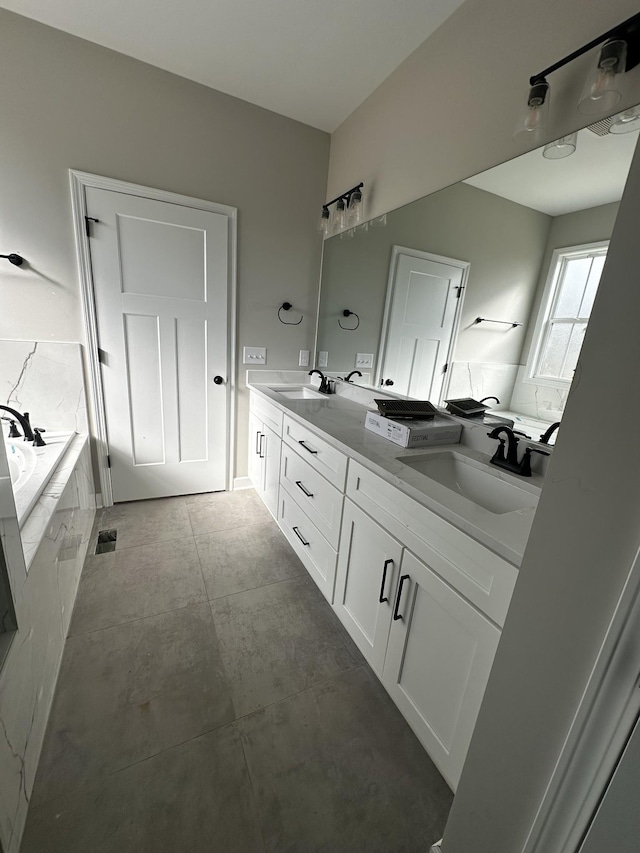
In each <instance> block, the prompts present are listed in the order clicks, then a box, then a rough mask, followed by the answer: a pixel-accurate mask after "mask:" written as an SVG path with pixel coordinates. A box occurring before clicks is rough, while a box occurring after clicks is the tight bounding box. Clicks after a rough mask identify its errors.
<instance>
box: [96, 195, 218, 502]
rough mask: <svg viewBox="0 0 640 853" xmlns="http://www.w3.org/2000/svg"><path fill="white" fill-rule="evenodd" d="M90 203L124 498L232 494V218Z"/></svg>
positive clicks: (114, 474)
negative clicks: (229, 382)
mask: <svg viewBox="0 0 640 853" xmlns="http://www.w3.org/2000/svg"><path fill="white" fill-rule="evenodd" d="M86 202H87V213H88V215H89V216H90V217H94V218H95V219H96V220H98V221H97V223H95V224H93V225H92V227H91V240H90V251H91V264H92V270H93V281H94V292H95V303H96V313H97V320H98V337H99V345H100V350H101V362H102V382H103V393H104V403H105V411H106V422H107V433H108V442H109V456H110V461H111V480H112V487H113V499H114V501H116V502H117V501H128V500H139V499H141V498H155V497H166V496H169V495H182V494H189V493H194V492H208V491H216V490H221V489H224V488H225V487H226V471H227V456H228V436H227V406H228V396H227V387H226V383H227V379H228V351H227V334H228V310H227V299H228V264H229V261H228V258H229V246H228V242H229V238H228V231H229V225H228V218H227V217H226V216H225V215H223V214H219V213H213V212H210V211H203V210H197V209H195V208H191V207H185V206H181V205H177V204H171V203H168V202H162V201H155V200H151V199H146V198H140V197H138V196H133V195H127V194H125V193H118V192H113V191H110V190H102V189H95V188H91V187H87V189H86ZM214 378H215V379H216V382H219V384H216V382H214Z"/></svg>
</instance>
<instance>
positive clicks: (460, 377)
mask: <svg viewBox="0 0 640 853" xmlns="http://www.w3.org/2000/svg"><path fill="white" fill-rule="evenodd" d="M614 121H615V117H614V118H612V119H605V120H602V121H600V122H598V123H597V124H595V125H592V126H591V127H588V128H584V129H583V130H581V131H579V132H578V134H577V137H576V139H575V142H574V144H575V150H572V153H571V154H570V156H563V157H557V155H558V154H566V149H556V150H551V151H546V154H547V155H549V154H551V157H549V156H543V150H542V149H539V150H537V151H532V152H529V153H528V154H525V155H523V156H521V157H518V158H516V159H514V160H511V161H509V162H507V163H504V164H502V165H500V166H497V167H496V168H494V169H491V170H489V171H487V172H484V173H482V174H480V175H476V176H475V177H472V178H469V179H468V180H466V181H463V182H461V183H459V184H455V185H453V186H450V187H448V188H446V189H444V190H441V191H439V192H436V193H434V194H432V195H430V196H427V197H425V198H422V199H419V200H418V201H415V202H412V203H411V204H408V205H405V206H404V207H401V208H399V209H397V210H394V211H392V212H391V213H389V214H387V215H386V216H385V217H380V218H379V219H378V220H372V221H371V222H369V223H366V224H365V225H364V226H359V227H358V228H356V229H354V230H351V231H349V232H344V233H343V234H340V235H336V236H334V237H331V238H330V239H328V240H326V241H325V245H324V255H323V268H322V282H321V291H320V305H319V312H318V330H317V339H316V366H317V367H320V369H322V370H326V371H328V372H329V373H333V374H339V375H344V374H346V373H349V372H350V371H352V370H354V369H359V370H360V371H361V372H362V374H363V377H362V379H356V381H358V382H360V383H361V384H371V385H374V386H376V387H379V386H381V385H385V386H386V387H387V388H388V390H391V391H396V392H398V393H400V394H406V395H408V396H410V397H417V398H420V399H429V400H431V402H433V403H442V402H443V401H444V400H445V399H450V398H456V397H473V398H475V399H477V400H479V399H481V398H483V397H487V396H495V397H497V398H498V399H499V401H500V403H499V405H498V404H496V403H493V404H492V405H493V406H494V407H495V409H496V410H500V411H503V412H504V411H508V412H510V413H512V415H513V414H515V415H516V416H517V420H519V421H520V424H521V426H522V428H523V431H525V432H527V430H528V432H529V434H531V438H532V439H534V440H536V439H537V438H538V437H539V436H540V434H541V433H542V432H543V431H544V430H545V429H546V427H547V426H548V425H549V424H550V423H553V422H555V421H559V420H561V418H562V412H563V409H564V405H565V402H566V399H567V394H568V391H569V387H570V383H571V379H572V376H573V370H574V368H575V364H576V360H577V357H578V354H579V351H580V346H581V344H582V340H583V338H584V333H585V330H586V327H587V323H588V319H589V313H590V310H591V306H592V304H593V301H594V296H595V294H596V291H597V287H598V282H599V278H600V273H601V271H602V268H603V265H604V263H605V260H606V252H607V246H608V241H609V238H610V237H611V233H612V231H613V226H614V223H615V219H616V215H617V211H618V204H619V201H620V198H621V196H622V191H623V189H624V185H625V182H626V179H627V175H628V172H629V166H630V164H631V159H632V157H633V153H634V149H635V147H636V143H637V139H638V135H639V134H638V131H637V130H632V131H630V132H622V133H621V132H618V131H617V126H616V125H614V124H613V122H614ZM629 124H630V125H631V126H634V125H635V126H638V125H640V119H637V120H635V121H632V122H630V123H629ZM624 129H625V130H627V126H625V127H624ZM612 130H613V132H612ZM571 147H572V146H571ZM554 155H556V156H554ZM385 220H386V221H385ZM345 311H349V312H353V313H352V314H349V315H347V316H345V313H344V312H345Z"/></svg>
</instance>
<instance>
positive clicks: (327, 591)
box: [278, 489, 338, 604]
mask: <svg viewBox="0 0 640 853" xmlns="http://www.w3.org/2000/svg"><path fill="white" fill-rule="evenodd" d="M278 522H279V524H280V528H281V529H282V532H283V533H284V535H285V536H286V537H287V539H288V540H289V543H290V544H291V546H292V547H293V550H294V551H295V552H296V554H297V555H298V557H300V559H301V560H302V562H303V564H304V566H305V568H306V569H307V571H308V572H309V574H310V575H311V577H312V578H313V579H314V581H315V582H316V584H317V585H318V587H319V589H320V591H321V592H322V594H323V595H324V597H325V598H326V599H327V601H328V602H329V604H333V587H334V584H335V579H336V561H337V558H338V555H337V553H336V552H335V551H334V550H333V548H332V547H331V546H330V545H329V543H328V542H327V540H326V539H325V538H324V536H323V535H322V534H321V533H320V531H319V530H318V528H317V527H316V526H315V524H313V523H312V522H311V521H309V517H308V516H307V515H305V514H304V512H303V511H302V510H301V509H300V507H299V506H298V504H297V503H296V502H295V501H294V500H292V498H291V496H290V495H289V494H287V491H286V489H280V501H279V512H278Z"/></svg>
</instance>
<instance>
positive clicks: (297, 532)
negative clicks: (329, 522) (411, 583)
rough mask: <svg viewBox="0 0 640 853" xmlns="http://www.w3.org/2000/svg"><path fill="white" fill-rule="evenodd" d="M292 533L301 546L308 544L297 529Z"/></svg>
mask: <svg viewBox="0 0 640 853" xmlns="http://www.w3.org/2000/svg"><path fill="white" fill-rule="evenodd" d="M293 532H294V533H295V534H296V536H297V537H298V539H299V540H300V541H301V542H302V544H303V545H308V544H309V543H308V542H307V540H306V539H303V538H302V535H301V534H300V531H299V530H298V528H297V527H294V528H293ZM407 577H409V575H407Z"/></svg>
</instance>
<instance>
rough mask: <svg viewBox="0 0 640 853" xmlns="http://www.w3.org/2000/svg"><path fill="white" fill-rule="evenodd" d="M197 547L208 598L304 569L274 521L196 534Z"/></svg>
mask: <svg viewBox="0 0 640 853" xmlns="http://www.w3.org/2000/svg"><path fill="white" fill-rule="evenodd" d="M196 547H197V549H198V556H199V557H200V564H201V566H202V574H203V575H204V582H205V586H206V588H207V595H208V596H209V598H221V597H222V596H224V595H231V594H233V593H236V592H242V591H244V590H247V589H254V588H255V587H258V586H265V585H266V584H269V583H274V582H275V581H281V580H286V579H287V578H293V577H297V576H299V575H302V574H304V573H305V572H306V569H305V568H304V566H303V565H302V563H301V562H300V560H299V559H298V557H297V556H296V553H295V551H294V550H293V548H292V547H291V545H289V543H288V542H287V540H286V539H285V537H284V536H283V534H282V533H281V532H280V529H279V528H278V525H277V524H276V523H275V521H270V522H269V523H268V524H254V525H253V526H251V527H250V528H249V529H243V528H237V529H232V530H222V531H220V532H219V533H205V534H204V535H202V536H196Z"/></svg>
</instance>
